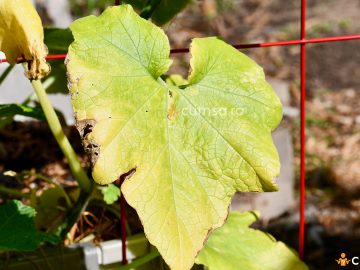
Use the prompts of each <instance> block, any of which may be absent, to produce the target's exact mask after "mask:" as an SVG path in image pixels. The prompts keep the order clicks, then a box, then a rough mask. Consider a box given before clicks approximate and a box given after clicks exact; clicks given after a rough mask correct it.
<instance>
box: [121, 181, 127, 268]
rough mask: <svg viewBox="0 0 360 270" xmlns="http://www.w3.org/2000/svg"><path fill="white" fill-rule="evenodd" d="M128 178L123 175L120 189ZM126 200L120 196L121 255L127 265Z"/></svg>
mask: <svg viewBox="0 0 360 270" xmlns="http://www.w3.org/2000/svg"><path fill="white" fill-rule="evenodd" d="M125 178H126V176H125V175H122V176H120V178H119V188H120V189H121V185H122V184H123V182H124V180H125ZM126 219H127V217H126V200H125V197H124V195H123V194H121V196H120V229H121V255H122V262H121V263H122V264H123V265H125V264H127V263H128V261H127V255H126V249H127V248H126V238H127V235H126Z"/></svg>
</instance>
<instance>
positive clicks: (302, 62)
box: [299, 0, 306, 259]
mask: <svg viewBox="0 0 360 270" xmlns="http://www.w3.org/2000/svg"><path fill="white" fill-rule="evenodd" d="M305 21H306V0H301V32H300V39H301V40H305V38H306V29H305V27H306V24H305ZM300 46H301V51H300V88H301V100H300V222H299V256H300V258H301V259H303V258H304V242H305V139H306V137H305V136H306V134H305V123H306V121H305V120H306V118H305V117H306V112H305V109H306V107H305V103H306V89H305V87H306V47H305V46H306V44H305V43H303V44H301V45H300Z"/></svg>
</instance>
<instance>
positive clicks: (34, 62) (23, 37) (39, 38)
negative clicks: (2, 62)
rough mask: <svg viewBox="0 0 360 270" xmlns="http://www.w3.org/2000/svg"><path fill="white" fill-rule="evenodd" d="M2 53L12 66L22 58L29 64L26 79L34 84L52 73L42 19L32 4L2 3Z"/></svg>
mask: <svg viewBox="0 0 360 270" xmlns="http://www.w3.org/2000/svg"><path fill="white" fill-rule="evenodd" d="M0 51H3V52H4V53H5V55H6V58H7V60H8V61H9V62H10V64H15V63H16V62H17V59H18V58H19V57H23V58H24V59H25V60H26V61H28V66H27V69H28V70H27V73H26V75H27V77H28V78H29V79H31V80H36V79H41V78H43V77H45V76H46V75H47V74H48V73H49V71H50V66H49V65H48V64H47V63H46V60H45V57H46V55H47V49H46V46H45V45H44V32H43V28H42V23H41V19H40V17H39V15H38V14H37V12H36V10H35V8H34V6H33V5H32V3H31V1H30V0H0Z"/></svg>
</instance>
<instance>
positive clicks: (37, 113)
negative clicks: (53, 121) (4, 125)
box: [0, 104, 45, 120]
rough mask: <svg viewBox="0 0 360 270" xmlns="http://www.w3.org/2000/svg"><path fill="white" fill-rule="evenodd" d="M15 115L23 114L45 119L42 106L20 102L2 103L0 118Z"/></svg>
mask: <svg viewBox="0 0 360 270" xmlns="http://www.w3.org/2000/svg"><path fill="white" fill-rule="evenodd" d="M15 115H23V116H28V117H33V118H36V119H40V120H45V115H44V112H43V110H42V109H41V108H40V107H30V106H27V105H20V104H1V105H0V119H1V118H3V117H13V116H15Z"/></svg>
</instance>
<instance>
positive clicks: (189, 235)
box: [67, 5, 282, 270]
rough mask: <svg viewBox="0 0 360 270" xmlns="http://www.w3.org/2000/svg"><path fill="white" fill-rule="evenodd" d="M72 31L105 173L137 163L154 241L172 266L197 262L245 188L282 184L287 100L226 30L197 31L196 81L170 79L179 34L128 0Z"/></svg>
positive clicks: (77, 81) (86, 132) (132, 197)
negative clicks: (205, 34)
mask: <svg viewBox="0 0 360 270" xmlns="http://www.w3.org/2000/svg"><path fill="white" fill-rule="evenodd" d="M71 30H72V31H73V34H74V39H75V42H74V43H73V44H72V45H71V46H70V49H69V55H68V64H67V68H68V73H69V85H70V92H71V94H72V104H73V107H74V110H75V113H76V118H77V127H78V129H79V131H80V133H81V136H82V138H83V142H84V145H85V149H86V150H87V151H88V152H89V153H90V154H91V156H92V161H93V177H94V179H95V181H96V182H98V183H100V184H107V183H110V182H112V181H114V180H116V179H118V178H119V176H120V175H122V174H125V173H128V174H129V176H128V178H130V179H127V180H126V181H125V182H124V184H123V185H122V187H121V189H122V194H124V196H125V198H126V200H127V201H128V203H129V204H130V205H131V206H132V207H134V208H135V209H136V210H137V212H138V214H139V216H140V219H141V220H142V223H143V225H144V230H145V233H146V235H147V237H148V239H149V241H150V242H151V243H152V244H153V245H155V246H156V247H157V248H158V250H159V252H160V253H161V255H162V256H163V257H164V259H165V261H166V262H167V263H168V264H169V265H170V267H171V269H173V270H187V269H190V268H191V266H192V265H193V263H194V259H195V256H196V254H197V253H198V252H199V251H200V250H201V248H202V247H203V244H204V241H205V239H206V238H207V236H208V234H209V233H210V232H211V231H212V230H213V229H214V228H217V227H219V226H221V225H222V224H223V223H224V220H225V219H226V216H227V213H228V207H229V204H230V201H231V198H232V196H233V194H234V193H235V192H236V191H274V190H276V184H275V182H274V178H275V177H276V175H277V174H278V173H279V159H278V154H277V151H276V149H275V147H274V145H273V142H272V138H271V130H272V129H274V128H275V127H276V126H277V124H278V123H279V121H280V119H281V116H282V109H281V104H280V102H279V99H278V98H277V96H276V95H275V94H274V92H273V90H272V88H271V86H270V85H269V84H268V83H267V82H266V81H265V79H264V77H265V76H264V73H263V71H262V69H261V68H260V67H259V66H258V65H257V64H256V63H255V62H254V61H252V60H251V59H249V58H248V57H247V56H245V55H244V54H242V53H240V52H239V51H237V50H236V49H234V48H233V47H231V46H230V45H227V44H226V43H224V42H223V41H221V40H219V39H216V38H205V39H195V40H193V43H192V47H191V53H192V55H193V59H192V60H191V66H192V73H191V75H190V77H189V80H188V82H189V84H188V85H187V86H181V87H180V88H179V87H176V86H175V85H176V84H178V83H179V81H181V80H176V81H175V82H174V81H173V82H172V83H171V84H167V83H165V82H164V81H163V80H162V79H161V77H160V76H161V75H162V74H164V73H165V72H166V71H167V70H168V67H169V65H170V60H169V53H170V48H169V41H168V39H167V37H166V35H165V34H164V32H163V31H162V30H161V29H160V28H158V27H156V26H155V25H153V24H151V23H150V22H148V21H146V20H143V19H141V18H140V17H139V16H138V15H137V14H136V13H135V12H134V11H133V10H132V8H131V7H130V6H128V5H124V6H119V7H112V8H108V9H107V10H106V11H105V12H104V13H103V14H102V15H101V16H100V17H94V16H90V17H86V18H82V19H80V20H78V21H76V22H75V23H74V24H73V25H72V26H71Z"/></svg>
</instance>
